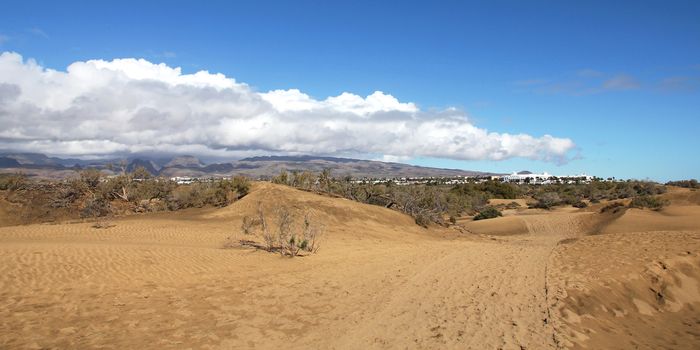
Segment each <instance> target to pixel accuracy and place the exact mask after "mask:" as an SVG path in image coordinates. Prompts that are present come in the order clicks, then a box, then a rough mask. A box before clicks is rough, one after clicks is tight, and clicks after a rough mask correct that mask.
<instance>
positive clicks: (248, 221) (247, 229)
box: [241, 215, 256, 236]
mask: <svg viewBox="0 0 700 350" xmlns="http://www.w3.org/2000/svg"><path fill="white" fill-rule="evenodd" d="M255 224H256V221H255V219H253V218H251V217H250V216H247V215H246V216H244V217H243V222H242V223H241V232H243V234H244V235H246V236H248V235H252V234H253V233H255V232H254V229H255Z"/></svg>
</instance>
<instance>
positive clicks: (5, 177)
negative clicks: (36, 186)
mask: <svg viewBox="0 0 700 350" xmlns="http://www.w3.org/2000/svg"><path fill="white" fill-rule="evenodd" d="M28 182H29V181H28V179H27V176H26V175H24V174H23V173H16V174H2V175H0V190H9V191H16V190H19V189H22V188H24V187H25V186H26V185H27V184H28Z"/></svg>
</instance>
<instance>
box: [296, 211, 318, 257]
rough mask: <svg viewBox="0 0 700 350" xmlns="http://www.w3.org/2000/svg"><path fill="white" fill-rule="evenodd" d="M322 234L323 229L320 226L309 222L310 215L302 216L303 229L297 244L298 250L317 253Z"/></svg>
mask: <svg viewBox="0 0 700 350" xmlns="http://www.w3.org/2000/svg"><path fill="white" fill-rule="evenodd" d="M322 234H323V229H322V227H321V226H320V225H318V224H315V223H314V222H313V221H312V220H311V215H310V214H309V213H306V214H305V215H304V227H303V230H302V240H301V242H299V244H298V246H299V248H301V249H303V250H305V251H307V252H309V253H316V252H318V250H319V248H320V247H321V245H320V239H321V236H322Z"/></svg>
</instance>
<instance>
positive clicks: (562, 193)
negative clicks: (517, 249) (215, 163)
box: [272, 170, 666, 227]
mask: <svg viewBox="0 0 700 350" xmlns="http://www.w3.org/2000/svg"><path fill="white" fill-rule="evenodd" d="M272 182H274V183H278V184H284V185H288V186H293V187H297V188H300V189H303V190H307V191H314V192H320V193H326V194H329V195H332V196H338V197H345V198H348V199H351V200H354V201H358V202H362V203H367V204H373V205H381V206H384V207H387V208H392V209H395V210H399V211H402V212H404V213H406V214H408V215H410V216H412V217H413V218H414V219H415V221H416V224H418V225H421V226H424V227H427V226H428V225H430V224H438V225H443V226H448V225H450V224H454V223H456V221H457V220H456V219H457V218H458V217H460V216H463V215H478V214H479V213H481V212H482V211H484V210H486V208H487V207H488V201H489V199H517V198H533V199H535V202H534V204H532V207H535V208H543V209H552V208H554V207H556V206H562V205H571V206H574V207H576V208H585V207H587V206H588V203H589V202H590V203H599V202H600V201H611V200H618V199H631V198H636V197H639V196H654V195H658V194H661V193H664V192H665V191H666V188H665V187H664V186H663V185H660V184H657V183H654V182H648V181H600V180H596V181H593V182H591V183H588V184H585V183H577V184H550V185H531V184H522V185H516V184H511V183H503V182H500V181H485V182H478V183H477V182H473V183H465V184H457V185H445V184H439V183H429V184H415V185H403V186H399V185H396V184H394V183H393V182H391V181H389V182H384V183H370V182H361V181H355V180H353V179H352V178H350V177H343V178H334V177H333V176H332V173H331V171H330V170H325V171H323V172H322V173H320V174H318V175H314V174H312V173H309V172H287V171H284V170H283V171H282V172H281V173H280V174H279V175H278V176H276V177H274V178H273V179H272ZM516 204H517V203H516ZM517 207H518V206H516V205H512V206H511V207H506V209H510V208H517Z"/></svg>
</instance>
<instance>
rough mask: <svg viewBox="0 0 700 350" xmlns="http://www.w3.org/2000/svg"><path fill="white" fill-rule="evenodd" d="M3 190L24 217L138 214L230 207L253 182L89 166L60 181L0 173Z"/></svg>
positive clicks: (32, 219)
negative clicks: (107, 172)
mask: <svg viewBox="0 0 700 350" xmlns="http://www.w3.org/2000/svg"><path fill="white" fill-rule="evenodd" d="M0 190H4V191H6V192H5V193H4V197H5V199H6V200H8V201H9V202H11V203H16V204H20V206H18V207H21V208H22V213H21V216H22V217H23V221H24V222H27V223H30V222H36V221H39V222H44V221H55V220H58V219H72V218H78V217H79V218H89V219H93V220H96V219H97V218H104V217H110V216H115V215H124V214H129V213H138V212H156V211H167V210H179V209H185V208H192V207H205V206H218V207H221V206H226V205H228V204H230V203H232V202H234V201H236V200H238V199H239V198H241V197H243V196H245V195H246V194H247V193H248V191H249V190H250V182H249V181H248V179H246V178H244V177H234V178H232V179H216V180H211V181H206V182H195V183H192V184H187V185H178V184H176V183H175V182H173V181H170V180H169V179H165V178H157V177H152V176H151V175H150V174H149V173H148V172H147V171H146V170H145V169H143V168H136V169H135V170H134V171H133V172H127V171H125V170H124V169H122V171H121V172H120V173H119V175H117V176H111V177H105V176H104V175H103V174H102V173H101V172H100V171H98V170H95V169H88V170H83V171H81V172H79V174H78V176H76V177H75V178H73V179H71V180H67V181H62V182H40V181H31V180H30V179H28V178H27V177H26V176H24V175H22V174H13V175H4V176H0Z"/></svg>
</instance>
